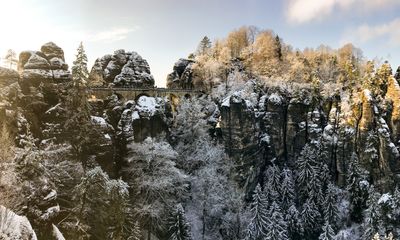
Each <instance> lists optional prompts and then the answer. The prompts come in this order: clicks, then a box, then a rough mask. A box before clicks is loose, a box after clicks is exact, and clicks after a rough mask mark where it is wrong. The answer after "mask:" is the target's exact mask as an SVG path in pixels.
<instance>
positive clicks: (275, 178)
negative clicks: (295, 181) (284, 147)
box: [264, 165, 281, 202]
mask: <svg viewBox="0 0 400 240" xmlns="http://www.w3.org/2000/svg"><path fill="white" fill-rule="evenodd" d="M280 173H281V171H280V170H279V167H278V166H276V165H272V166H270V167H268V169H267V171H266V173H265V178H266V184H265V189H264V193H265V195H266V196H268V200H269V201H271V202H272V201H279V199H278V198H279V193H280V187H281V186H280V185H281V176H280Z"/></svg>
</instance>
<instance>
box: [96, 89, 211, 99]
mask: <svg viewBox="0 0 400 240" xmlns="http://www.w3.org/2000/svg"><path fill="white" fill-rule="evenodd" d="M88 90H89V95H90V96H89V98H90V99H105V98H107V97H108V96H109V95H111V94H113V93H116V94H118V95H120V96H121V97H122V98H123V99H125V100H137V99H138V98H139V97H141V96H148V97H167V98H168V99H169V100H174V101H175V100H176V99H178V100H179V99H181V98H182V97H192V96H195V95H201V94H203V93H202V92H201V91H198V90H193V89H170V88H129V87H122V88H120V87H118V88H116V87H112V88H108V87H90V88H88Z"/></svg>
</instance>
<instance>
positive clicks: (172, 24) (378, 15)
mask: <svg viewBox="0 0 400 240" xmlns="http://www.w3.org/2000/svg"><path fill="white" fill-rule="evenodd" d="M399 11H400V0H112V1H110V0H57V1H55V0H0V32H1V34H0V56H4V55H5V53H6V51H7V49H14V50H15V51H16V52H17V53H18V52H20V51H23V50H39V49H40V46H41V45H43V44H44V43H46V42H49V41H53V42H55V43H56V44H57V45H59V46H60V47H62V48H63V49H64V52H65V57H66V61H67V63H69V64H70V66H71V63H72V61H73V60H74V56H75V54H76V49H77V47H78V45H79V43H80V42H81V41H82V42H83V44H84V46H85V50H86V53H87V55H88V58H89V70H90V68H91V66H92V64H93V62H94V61H95V60H96V58H98V57H101V56H103V55H105V54H109V53H112V52H114V51H115V50H117V49H125V50H128V51H136V52H138V53H139V54H140V55H141V56H142V57H143V58H145V59H146V60H147V61H148V63H149V65H150V69H151V72H152V74H153V75H154V77H155V80H156V85H157V86H159V87H160V86H165V79H166V76H167V74H168V73H169V72H171V71H172V67H173V64H174V63H175V62H176V60H178V59H179V58H182V57H186V56H188V55H189V53H191V52H194V51H195V49H196V48H197V45H198V43H199V41H200V40H201V39H202V38H203V37H204V36H208V37H209V38H210V39H211V40H215V39H221V38H223V37H225V36H226V35H227V34H228V33H229V32H230V31H232V30H234V29H237V28H239V27H241V26H250V25H253V26H257V27H259V28H260V29H272V30H273V31H274V32H275V33H277V34H278V35H279V36H280V37H281V38H283V40H284V42H285V43H288V44H290V45H292V46H293V47H294V48H298V49H304V48H305V47H314V48H315V47H318V46H319V45H321V44H324V45H329V46H331V47H333V48H338V47H340V46H342V45H344V44H345V43H348V42H352V43H353V44H354V45H356V46H357V47H359V48H361V49H362V50H363V53H364V55H365V56H366V57H368V58H369V59H374V58H376V59H377V60H379V61H382V62H383V61H384V60H388V61H389V62H390V63H391V64H392V67H393V68H397V66H398V65H400V15H398V14H397V13H398V12H399Z"/></svg>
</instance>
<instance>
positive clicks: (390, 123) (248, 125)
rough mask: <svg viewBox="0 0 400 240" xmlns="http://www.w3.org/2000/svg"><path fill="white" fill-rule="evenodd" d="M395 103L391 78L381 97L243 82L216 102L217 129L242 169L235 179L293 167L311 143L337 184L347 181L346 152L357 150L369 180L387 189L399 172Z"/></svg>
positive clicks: (397, 96) (398, 94) (399, 92)
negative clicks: (272, 166)
mask: <svg viewBox="0 0 400 240" xmlns="http://www.w3.org/2000/svg"><path fill="white" fill-rule="evenodd" d="M248 85H249V84H248ZM399 101H400V89H399V86H398V84H397V81H395V80H394V79H392V80H391V81H389V84H388V92H387V94H386V96H385V99H384V100H382V99H381V100H378V99H376V98H375V97H374V96H373V95H372V94H371V93H370V91H368V90H363V91H360V92H355V93H353V95H352V96H349V95H348V94H347V95H346V93H340V94H337V93H333V94H332V95H329V96H323V97H321V98H319V99H313V97H312V92H311V91H308V90H306V89H303V90H291V91H286V92H281V91H280V90H279V89H274V88H271V89H269V88H265V89H263V90H253V89H251V88H248V87H247V86H245V87H244V88H243V89H240V90H238V91H236V92H234V93H233V94H232V93H231V94H230V95H228V96H227V97H226V98H225V99H223V100H221V101H220V106H221V121H220V127H221V131H222V138H223V141H224V143H225V146H226V150H227V152H228V153H229V154H230V155H231V157H232V159H233V160H235V161H236V166H238V167H239V168H240V170H239V173H240V174H241V175H240V179H239V180H242V181H244V180H246V178H247V177H249V176H251V175H252V174H254V172H252V171H254V169H257V166H258V167H259V169H261V170H262V169H263V166H265V165H268V164H272V163H278V162H279V163H280V164H284V165H288V166H295V164H296V161H297V159H298V158H299V156H300V154H301V151H302V149H303V147H304V146H305V145H306V144H313V145H315V146H316V147H318V149H319V151H321V156H320V157H319V158H320V160H321V161H322V162H325V163H326V165H327V166H328V167H329V170H330V172H331V173H332V176H333V177H334V178H335V180H336V182H337V183H338V184H339V185H345V176H346V174H347V169H348V164H349V162H348V161H349V156H351V154H353V153H356V154H357V156H358V158H359V161H360V163H361V165H362V166H363V168H364V169H366V170H368V171H369V172H370V177H371V181H372V182H373V183H374V184H375V185H376V186H377V187H379V188H381V189H387V188H388V186H391V185H392V184H393V181H395V179H396V177H397V176H398V173H399V170H400V167H399V163H400V161H399V160H400V155H399V147H400V144H399V142H398V138H399V135H398V129H399V128H398V122H399V119H398V116H399V115H398V113H399V112H398V111H399ZM249 166H251V167H249Z"/></svg>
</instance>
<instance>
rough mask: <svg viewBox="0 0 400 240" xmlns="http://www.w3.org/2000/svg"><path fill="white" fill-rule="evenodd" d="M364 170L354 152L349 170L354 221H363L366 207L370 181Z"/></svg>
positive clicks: (348, 176) (348, 189)
mask: <svg viewBox="0 0 400 240" xmlns="http://www.w3.org/2000/svg"><path fill="white" fill-rule="evenodd" d="M364 175H365V173H364V170H363V169H362V168H361V166H360V164H359V161H358V157H357V155H356V154H355V153H353V154H352V156H351V158H350V161H349V167H348V170H347V179H346V181H347V187H346V189H347V191H348V192H349V193H350V203H351V209H350V217H351V219H352V220H353V221H355V222H357V223H361V222H362V219H363V216H362V211H363V209H364V208H365V207H366V201H367V198H368V187H369V183H368V182H367V181H366V180H365V176H364Z"/></svg>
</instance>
